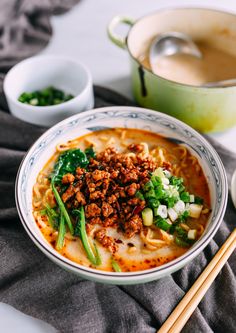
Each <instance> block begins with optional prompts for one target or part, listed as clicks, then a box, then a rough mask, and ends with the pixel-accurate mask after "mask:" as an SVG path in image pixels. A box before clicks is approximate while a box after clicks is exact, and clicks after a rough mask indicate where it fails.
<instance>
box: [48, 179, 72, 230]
mask: <svg viewBox="0 0 236 333" xmlns="http://www.w3.org/2000/svg"><path fill="white" fill-rule="evenodd" d="M51 186H52V191H53V194H54V196H55V199H56V202H57V204H58V207H59V209H60V212H61V213H62V214H63V215H64V218H65V221H66V223H67V225H68V228H69V230H70V233H71V234H72V235H73V234H74V227H73V224H72V222H71V219H70V216H69V214H68V212H67V210H66V207H65V205H64V203H63V201H62V199H61V197H60V194H59V193H58V191H57V189H56V187H55V184H54V181H53V180H52V182H51Z"/></svg>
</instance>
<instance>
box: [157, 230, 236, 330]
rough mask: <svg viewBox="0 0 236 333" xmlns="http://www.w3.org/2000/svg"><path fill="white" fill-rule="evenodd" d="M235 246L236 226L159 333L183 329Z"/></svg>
mask: <svg viewBox="0 0 236 333" xmlns="http://www.w3.org/2000/svg"><path fill="white" fill-rule="evenodd" d="M235 248H236V228H235V229H234V231H233V232H232V233H231V235H230V236H229V237H228V239H227V240H226V241H225V243H224V244H223V245H222V247H221V248H220V249H219V251H218V252H217V253H216V255H215V256H214V258H213V259H212V260H211V261H210V263H209V264H208V265H207V267H206V268H205V269H204V271H203V272H202V274H201V275H200V276H199V278H198V279H197V280H196V281H195V283H194V284H193V285H192V287H191V288H190V289H189V291H188V292H187V293H186V294H185V296H184V297H183V299H182V300H181V301H180V303H179V304H178V305H177V307H176V308H175V309H174V311H173V312H172V313H171V315H170V316H169V317H168V318H167V320H166V321H165V322H164V324H163V325H162V327H161V328H160V329H159V330H158V333H178V332H180V331H181V329H182V328H183V327H184V325H185V324H186V322H187V320H188V319H189V317H190V316H191V314H192V313H193V311H194V310H195V309H196V307H197V306H198V304H199V303H200V301H201V299H202V298H203V296H204V295H205V293H206V292H207V290H208V289H209V287H210V286H211V284H212V282H213V281H214V280H215V278H216V276H217V275H218V273H219V272H220V270H221V269H222V267H223V266H224V264H225V263H226V262H227V260H228V258H229V257H230V255H231V254H232V252H233V251H234V249H235Z"/></svg>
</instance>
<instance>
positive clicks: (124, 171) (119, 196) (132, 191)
mask: <svg viewBox="0 0 236 333" xmlns="http://www.w3.org/2000/svg"><path fill="white" fill-rule="evenodd" d="M158 166H159V165H158V163H157V162H156V160H155V159H154V158H153V157H152V156H151V155H149V154H147V153H146V152H145V154H144V145H142V144H131V145H130V146H129V147H128V151H127V152H126V153H119V152H118V151H117V150H116V149H115V148H113V147H109V148H107V149H105V150H104V151H102V152H100V153H98V154H97V155H96V157H94V158H91V159H90V161H89V164H88V166H87V168H86V169H84V168H80V167H77V169H76V172H75V176H74V175H72V174H69V173H68V174H66V175H65V176H64V177H63V181H62V183H63V184H65V185H66V184H68V188H67V189H66V190H65V191H64V193H63V194H62V200H63V201H64V202H65V203H66V205H67V207H70V208H71V207H76V208H79V207H81V206H84V207H85V216H86V224H87V227H86V228H87V230H88V232H90V230H92V228H93V227H94V225H100V226H102V230H103V231H101V232H99V231H97V233H95V234H96V236H95V237H96V239H97V240H98V241H99V242H100V243H101V244H103V246H104V247H107V248H108V247H109V251H111V252H113V251H115V250H114V244H115V243H114V242H113V241H112V240H111V237H109V236H107V235H106V234H105V233H104V232H105V231H104V230H105V229H104V228H107V227H112V228H117V229H118V230H119V231H121V232H123V233H125V235H126V237H128V238H131V237H132V236H133V235H135V234H138V233H140V232H141V230H142V228H143V224H142V218H141V212H142V210H143V208H144V207H145V205H146V202H145V201H144V200H141V199H139V198H138V197H136V193H137V191H138V190H140V188H141V186H142V185H143V184H145V183H146V182H147V181H149V180H150V175H151V172H153V171H154V170H155V169H156V168H157V167H158ZM168 167H169V165H168ZM113 243H114V244H113ZM104 244H105V245H104Z"/></svg>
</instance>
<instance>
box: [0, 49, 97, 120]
mask: <svg viewBox="0 0 236 333" xmlns="http://www.w3.org/2000/svg"><path fill="white" fill-rule="evenodd" d="M44 59H45V60H46V59H48V60H60V61H69V62H71V63H73V64H74V65H76V66H79V67H80V68H82V70H83V71H84V73H85V76H86V84H85V85H84V87H83V89H82V90H81V92H80V93H79V94H77V95H75V96H74V97H73V98H72V99H70V100H69V101H66V102H63V103H60V104H56V105H45V106H36V105H30V104H26V103H22V102H20V101H18V99H15V98H13V97H12V95H11V93H10V92H9V89H8V87H7V86H8V85H9V84H8V81H9V77H10V76H12V75H14V71H15V70H16V69H17V68H19V67H22V66H25V65H26V66H27V64H28V63H31V62H34V61H35V60H36V61H37V60H39V61H40V60H44ZM92 83H93V80H92V74H91V72H90V71H89V69H88V67H86V66H85V65H84V64H83V63H81V62H79V61H77V60H76V59H74V58H72V57H69V56H62V55H51V54H49V55H44V54H42V55H41V54H40V55H35V56H32V57H29V58H26V59H24V60H22V61H20V62H18V63H17V64H16V65H14V66H13V67H12V68H11V69H10V70H9V71H8V72H7V74H6V76H5V78H4V80H3V91H4V93H5V95H6V97H7V98H9V99H10V100H11V102H13V103H15V104H16V105H17V106H19V107H21V108H24V109H25V110H27V112H33V113H35V112H37V111H39V112H40V114H41V113H42V111H47V109H50V111H54V112H55V111H58V110H59V109H62V108H64V106H70V105H71V104H74V102H78V100H80V99H82V98H83V97H84V95H86V92H87V90H88V89H89V88H90V87H92Z"/></svg>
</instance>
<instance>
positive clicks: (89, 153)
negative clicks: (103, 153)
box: [84, 146, 96, 160]
mask: <svg viewBox="0 0 236 333" xmlns="http://www.w3.org/2000/svg"><path fill="white" fill-rule="evenodd" d="M84 152H85V155H86V156H87V159H88V160H90V158H94V157H95V156H96V154H95V151H94V149H93V147H92V146H91V147H88V148H86V149H85V151H84Z"/></svg>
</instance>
